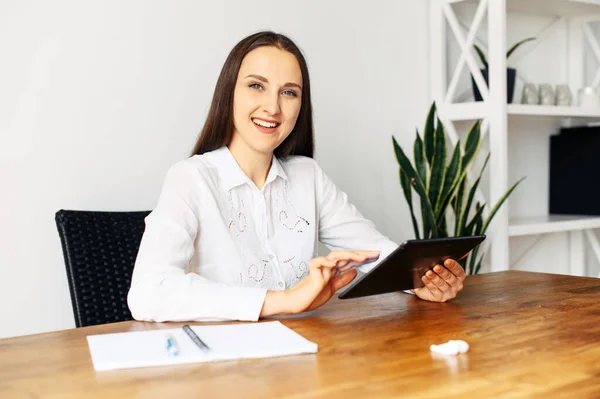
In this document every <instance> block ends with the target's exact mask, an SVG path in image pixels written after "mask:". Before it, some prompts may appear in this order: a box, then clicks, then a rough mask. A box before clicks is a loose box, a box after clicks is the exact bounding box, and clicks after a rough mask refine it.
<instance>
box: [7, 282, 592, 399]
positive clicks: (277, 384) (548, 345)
mask: <svg viewBox="0 0 600 399" xmlns="http://www.w3.org/2000/svg"><path fill="white" fill-rule="evenodd" d="M279 320H281V321H282V322H283V323H284V324H285V325H287V326H288V327H290V328H292V329H293V330H295V331H296V332H298V333H299V334H302V335H303V336H304V337H306V338H307V339H309V340H311V341H314V342H316V343H318V344H319V353H318V354H313V355H300V356H289V357H279V358H269V359H257V360H243V361H225V362H215V363H206V364H194V365H181V366H175V367H153V368H145V369H130V370H120V371H108V372H95V371H94V369H93V367H92V363H91V359H90V354H89V350H88V347H87V341H86V338H85V337H86V335H91V334H102V333H111V332H121V331H134V330H147V329H159V328H173V327H176V326H181V325H182V324H181V323H142V322H125V323H117V324H110V325H103V326H96V327H87V328H80V329H73V330H65V331H59V332H52V333H47V334H39V335H31V336H24V337H17V338H9V339H3V340H0V398H3V399H7V398H52V399H54V398H102V399H105V398H165V397H170V398H180V397H199V398H200V397H201V398H230V397H232V398H238V397H240V398H241V397H243V398H289V399H292V398H344V399H345V398H367V397H368V398H397V397H400V396H402V397H405V398H412V397H446V398H474V397H477V398H492V397H503V398H522V397H544V398H547V397H569V398H586V397H600V279H595V278H584V277H570V276H561V275H550V274H539V273H527V272H518V271H507V272H499V273H490V274H483V275H477V276H471V277H469V278H468V279H467V281H466V287H465V290H464V291H463V292H462V293H461V294H460V295H459V297H458V298H456V299H455V300H454V301H452V302H448V303H430V302H425V301H422V300H419V299H417V298H415V297H413V296H411V295H406V294H403V293H394V294H387V295H381V296H374V297H368V298H361V299H352V300H338V299H334V300H332V301H330V302H329V303H328V304H327V305H325V306H324V307H322V308H321V309H318V310H316V311H314V312H311V313H309V314H304V315H301V316H297V317H289V318H279ZM4 322H6V321H4ZM213 324H216V323H213ZM451 339H463V340H465V341H467V342H468V343H469V344H470V345H471V350H470V351H469V352H468V353H466V354H463V355H459V356H441V355H439V356H434V354H432V353H430V351H429V345H431V344H439V343H443V342H446V341H448V340H451Z"/></svg>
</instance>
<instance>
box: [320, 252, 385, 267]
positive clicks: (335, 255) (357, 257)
mask: <svg viewBox="0 0 600 399" xmlns="http://www.w3.org/2000/svg"><path fill="white" fill-rule="evenodd" d="M379 253H380V252H379V251H361V250H358V251H332V252H331V253H330V254H329V255H327V258H329V259H333V260H335V261H336V262H337V267H338V268H339V269H340V270H341V271H342V272H345V271H347V270H349V269H351V268H352V267H354V266H357V265H360V264H362V263H365V262H367V261H371V260H376V259H377V258H378V257H379Z"/></svg>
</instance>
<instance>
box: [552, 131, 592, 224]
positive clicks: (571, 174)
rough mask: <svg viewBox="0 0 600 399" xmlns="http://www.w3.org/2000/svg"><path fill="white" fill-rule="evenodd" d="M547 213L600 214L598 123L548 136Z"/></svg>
mask: <svg viewBox="0 0 600 399" xmlns="http://www.w3.org/2000/svg"><path fill="white" fill-rule="evenodd" d="M549 198H550V213H551V214H567V215H600V126H592V127H573V128H563V129H561V130H560V132H559V134H557V135H554V136H550V195H549Z"/></svg>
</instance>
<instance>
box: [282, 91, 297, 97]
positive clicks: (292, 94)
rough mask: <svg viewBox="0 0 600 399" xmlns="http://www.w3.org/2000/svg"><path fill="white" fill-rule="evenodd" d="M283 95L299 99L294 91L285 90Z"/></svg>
mask: <svg viewBox="0 0 600 399" xmlns="http://www.w3.org/2000/svg"><path fill="white" fill-rule="evenodd" d="M283 94H285V95H286V96H292V97H298V95H297V94H296V92H295V91H294V90H284V91H283Z"/></svg>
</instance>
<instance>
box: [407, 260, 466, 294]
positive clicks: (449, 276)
mask: <svg viewBox="0 0 600 399" xmlns="http://www.w3.org/2000/svg"><path fill="white" fill-rule="evenodd" d="M444 266H445V267H444ZM444 266H442V265H436V266H435V267H434V268H433V270H429V271H428V272H427V273H425V275H424V276H423V277H422V278H421V280H423V283H425V287H423V288H415V289H414V290H413V292H414V293H415V295H416V296H418V297H419V298H421V299H424V300H426V301H431V302H446V301H449V300H450V299H453V298H455V297H456V295H457V294H458V293H459V292H460V291H462V289H463V281H465V278H466V277H467V276H466V274H465V270H464V269H463V268H462V266H461V265H460V264H459V263H458V262H457V261H455V260H453V259H446V261H445V262H444Z"/></svg>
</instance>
